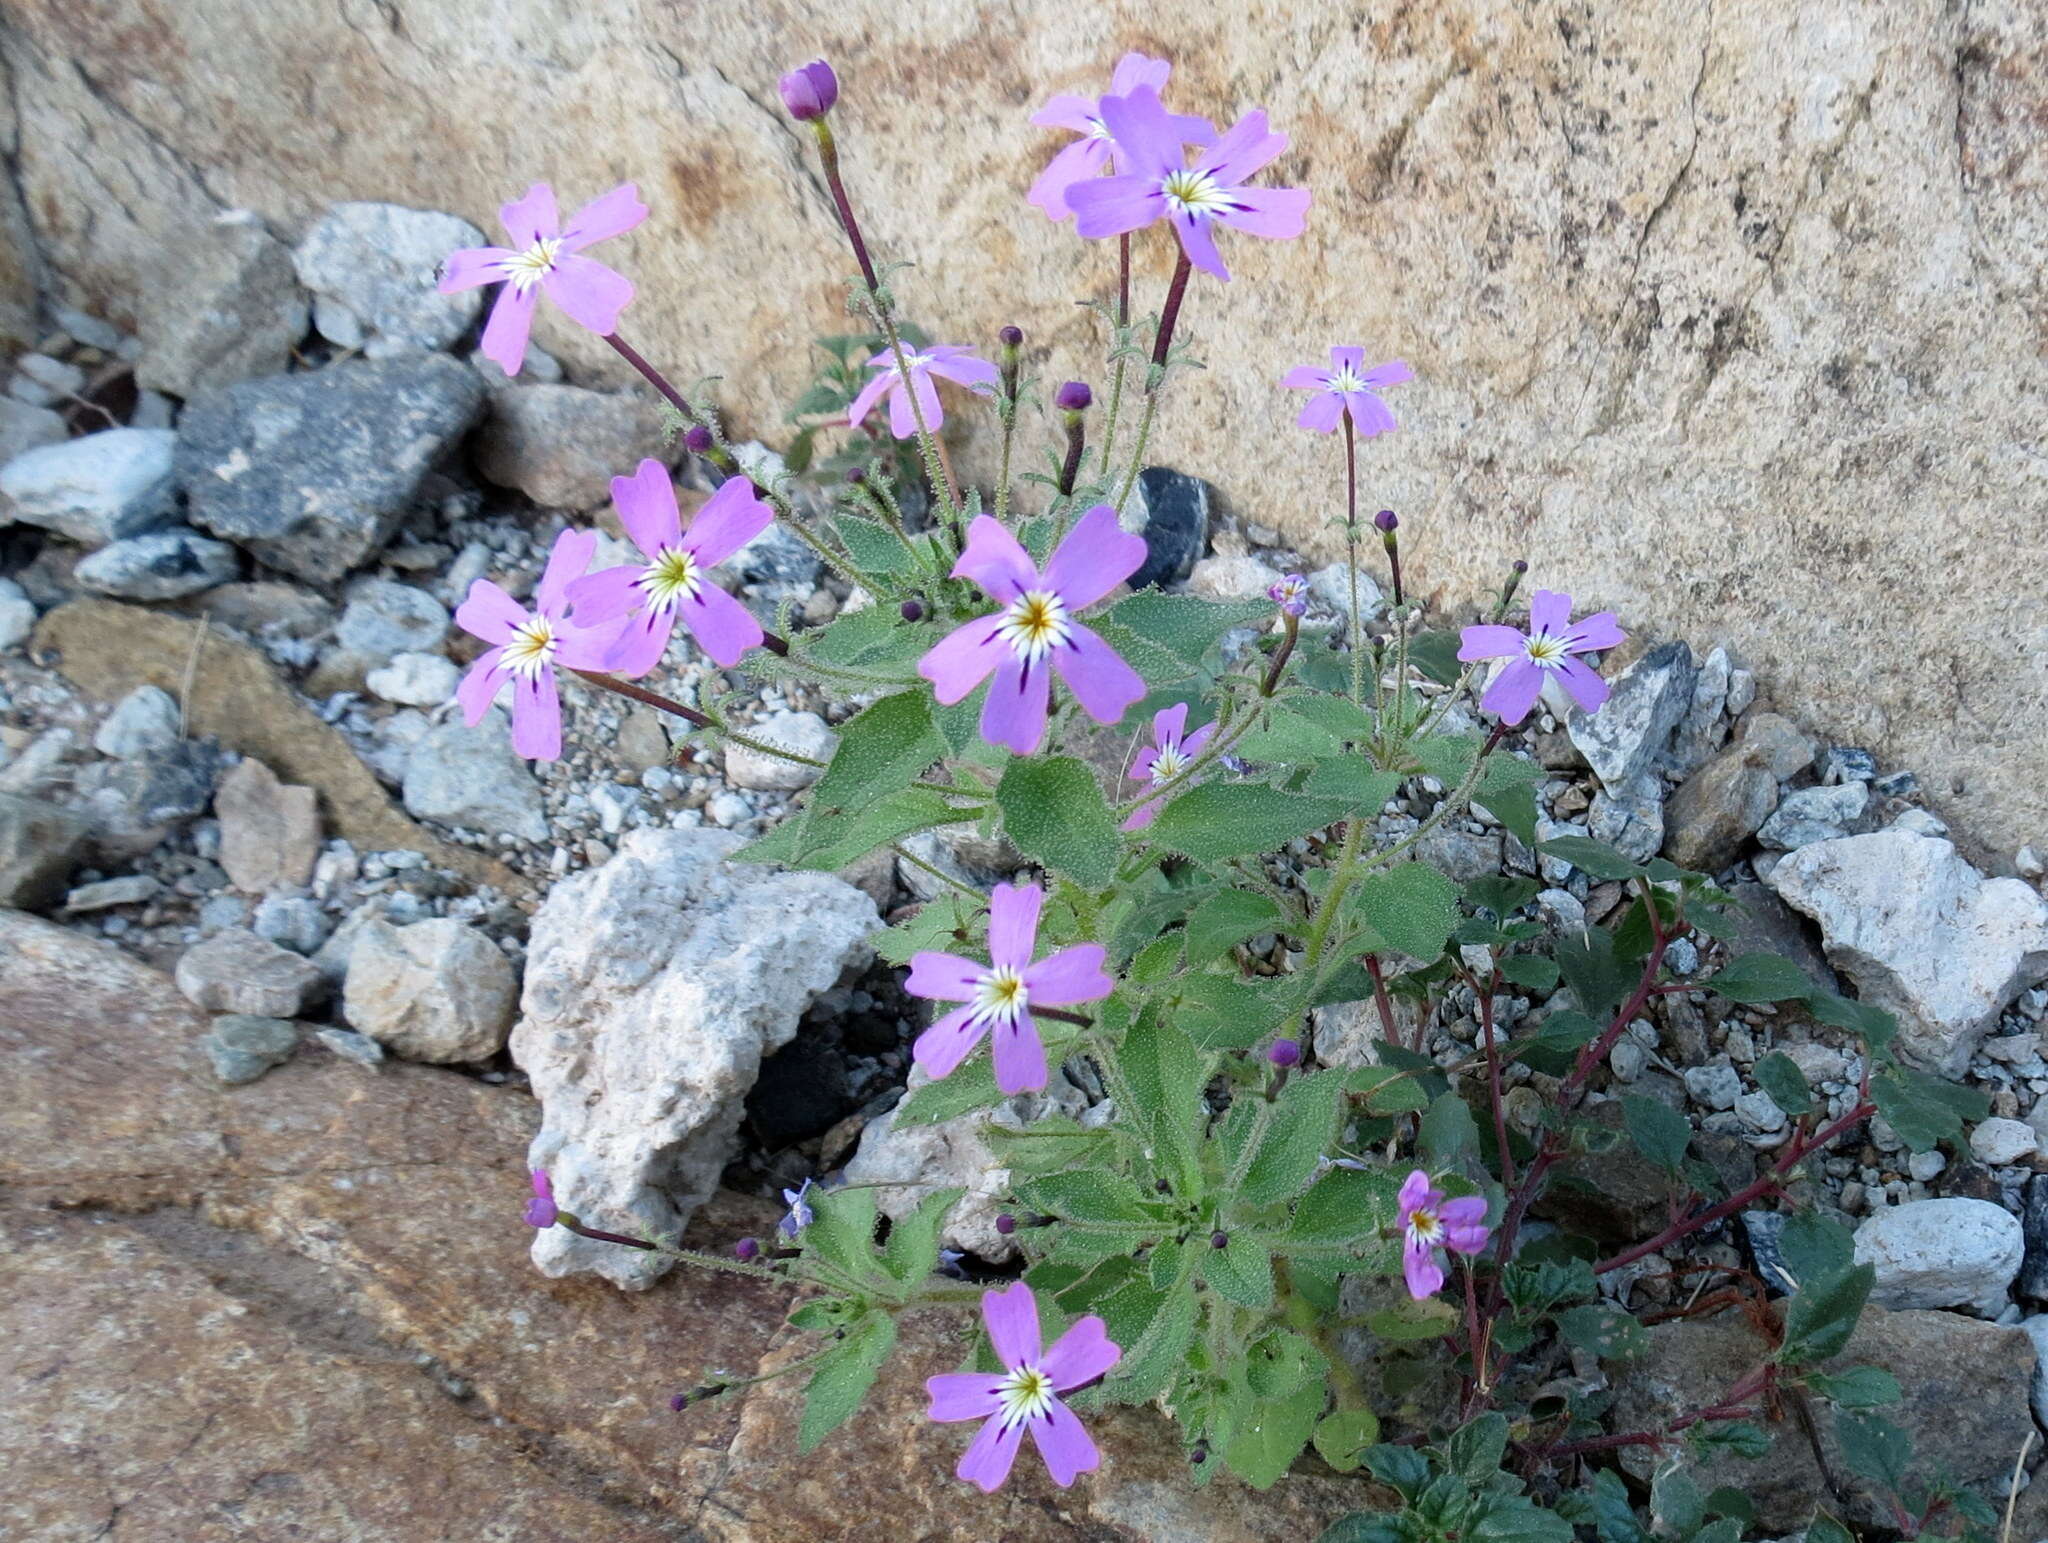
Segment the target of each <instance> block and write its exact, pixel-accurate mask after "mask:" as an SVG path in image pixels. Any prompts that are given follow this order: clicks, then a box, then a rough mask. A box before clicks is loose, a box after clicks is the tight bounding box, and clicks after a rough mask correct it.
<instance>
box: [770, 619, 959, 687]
mask: <svg viewBox="0 0 2048 1543" xmlns="http://www.w3.org/2000/svg"><path fill="white" fill-rule="evenodd" d="M938 641H939V628H938V626H937V625H936V624H935V623H933V622H907V621H905V620H904V619H903V618H902V617H901V616H900V615H898V614H897V612H896V610H895V608H894V607H892V606H886V605H871V606H869V607H867V608H866V609H865V610H861V611H855V612H854V613H853V614H852V615H850V616H844V615H843V616H841V617H840V618H839V619H838V620H837V621H835V622H833V623H832V625H831V626H829V627H826V628H825V629H824V630H823V631H821V632H819V633H817V634H815V635H814V636H812V637H811V639H810V641H809V642H807V643H806V644H805V645H804V650H803V651H804V652H805V653H807V654H812V655H815V656H816V657H817V658H819V659H821V660H823V661H825V662H826V663H828V664H842V665H846V666H848V667H849V668H858V669H862V670H868V671H873V672H875V673H877V674H886V673H890V672H891V671H894V670H897V669H900V670H901V671H902V673H903V674H905V675H906V676H908V675H909V674H910V673H911V672H912V671H913V670H914V669H915V667H916V664H917V661H918V660H919V659H921V658H923V657H924V656H925V655H926V654H927V653H929V652H931V649H932V646H933V645H934V644H935V643H937V642H938Z"/></svg>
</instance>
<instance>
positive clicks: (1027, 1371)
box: [996, 1366, 1053, 1425]
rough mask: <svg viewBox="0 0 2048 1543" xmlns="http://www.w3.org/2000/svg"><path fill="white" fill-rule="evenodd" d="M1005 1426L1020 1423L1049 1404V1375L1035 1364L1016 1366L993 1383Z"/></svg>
mask: <svg viewBox="0 0 2048 1543" xmlns="http://www.w3.org/2000/svg"><path fill="white" fill-rule="evenodd" d="M996 1397H997V1398H998V1399H1000V1400H1001V1401H1002V1420H1003V1423H1004V1424H1005V1425H1022V1424H1023V1423H1024V1422H1025V1421H1026V1420H1031V1419H1036V1418H1037V1417H1038V1416H1040V1415H1042V1414H1044V1413H1045V1412H1046V1411H1047V1410H1048V1409H1050V1408H1052V1405H1053V1392H1052V1378H1050V1377H1048V1376H1047V1375H1046V1374H1045V1373H1044V1372H1042V1371H1040V1370H1039V1369H1038V1368H1037V1367H1035V1366H1019V1367H1016V1368H1015V1369H1014V1370H1012V1371H1011V1373H1010V1375H1009V1376H1007V1377H1005V1378H1004V1379H1003V1380H1002V1381H1001V1382H1000V1383H999V1384H997V1386H996Z"/></svg>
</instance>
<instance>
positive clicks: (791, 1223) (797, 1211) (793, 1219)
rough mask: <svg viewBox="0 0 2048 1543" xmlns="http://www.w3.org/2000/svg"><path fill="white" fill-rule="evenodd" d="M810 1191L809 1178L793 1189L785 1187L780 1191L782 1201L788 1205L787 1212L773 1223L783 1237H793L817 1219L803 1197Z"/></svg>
mask: <svg viewBox="0 0 2048 1543" xmlns="http://www.w3.org/2000/svg"><path fill="white" fill-rule="evenodd" d="M810 1192H811V1181H810V1180H809V1179H805V1180H804V1181H803V1183H802V1184H801V1185H799V1186H798V1187H797V1188H795V1189H786V1190H784V1191H783V1192H782V1203H783V1204H784V1205H786V1206H788V1207H789V1214H788V1215H787V1216H785V1217H783V1218H782V1220H781V1221H779V1222H777V1223H776V1224H775V1230H776V1231H778V1232H780V1233H781V1234H782V1235H783V1236H784V1237H786V1238H793V1237H795V1236H796V1235H797V1234H798V1233H799V1232H802V1231H803V1230H804V1228H806V1227H808V1226H810V1224H811V1223H812V1222H814V1221H816V1220H817V1219H818V1216H817V1213H816V1212H815V1211H813V1210H812V1209H811V1205H810V1202H809V1201H808V1200H806V1199H805V1198H804V1197H805V1196H806V1195H808V1194H809V1193H810Z"/></svg>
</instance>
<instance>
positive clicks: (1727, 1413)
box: [1531, 1365, 1774, 1459]
mask: <svg viewBox="0 0 2048 1543" xmlns="http://www.w3.org/2000/svg"><path fill="white" fill-rule="evenodd" d="M1773 1373H1774V1368H1773V1367H1771V1366H1769V1365H1765V1366H1760V1367H1758V1368H1757V1369H1756V1370H1755V1371H1753V1372H1751V1373H1749V1375H1748V1376H1746V1377H1744V1378H1743V1379H1742V1380H1741V1381H1740V1382H1738V1383H1736V1384H1735V1386H1734V1387H1732V1388H1730V1389H1729V1390H1728V1392H1727V1393H1726V1394H1725V1395H1724V1396H1723V1397H1722V1399H1721V1401H1720V1402H1719V1403H1717V1404H1710V1405H1708V1406H1707V1407H1706V1408H1705V1409H1698V1410H1695V1411H1694V1412H1693V1413H1691V1414H1682V1415H1680V1416H1679V1417H1678V1418H1677V1419H1675V1420H1673V1421H1672V1422H1671V1423H1670V1424H1669V1425H1666V1426H1665V1427H1664V1428H1663V1429H1662V1430H1639V1431H1618V1432H1616V1433H1615V1434H1614V1435H1611V1436H1588V1437H1586V1438H1585V1439H1584V1440H1582V1441H1560V1442H1556V1443H1554V1444H1552V1445H1550V1446H1540V1447H1535V1448H1533V1449H1531V1455H1533V1456H1535V1457H1538V1458H1543V1459H1555V1458H1560V1457H1579V1456H1583V1455H1584V1454H1586V1453H1589V1452H1613V1451H1618V1450H1619V1449H1621V1448H1623V1447H1661V1446H1662V1445H1664V1443H1665V1442H1667V1441H1669V1440H1670V1439H1671V1438H1672V1437H1673V1436H1676V1435H1677V1434H1678V1433H1679V1432H1680V1431H1684V1430H1690V1429H1691V1428H1692V1427H1693V1426H1695V1425H1706V1424H1710V1423H1712V1422H1714V1421H1716V1420H1746V1419H1748V1418H1750V1417H1751V1416H1752V1415H1755V1414H1759V1413H1761V1412H1762V1411H1760V1410H1759V1409H1758V1408H1757V1407H1756V1406H1755V1405H1754V1404H1752V1403H1751V1402H1750V1400H1751V1399H1753V1398H1755V1397H1756V1396H1757V1395H1758V1394H1759V1393H1763V1392H1765V1391H1767V1390H1768V1389H1769V1387H1770V1385H1771V1378H1772V1375H1773Z"/></svg>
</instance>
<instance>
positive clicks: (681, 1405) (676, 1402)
mask: <svg viewBox="0 0 2048 1543" xmlns="http://www.w3.org/2000/svg"><path fill="white" fill-rule="evenodd" d="M668 1406H669V1408H670V1409H671V1410H673V1411H674V1412H675V1413H677V1414H681V1413H682V1412H683V1411H684V1410H685V1409H687V1408H689V1407H690V1395H689V1394H687V1393H671V1394H669V1396H668Z"/></svg>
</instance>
